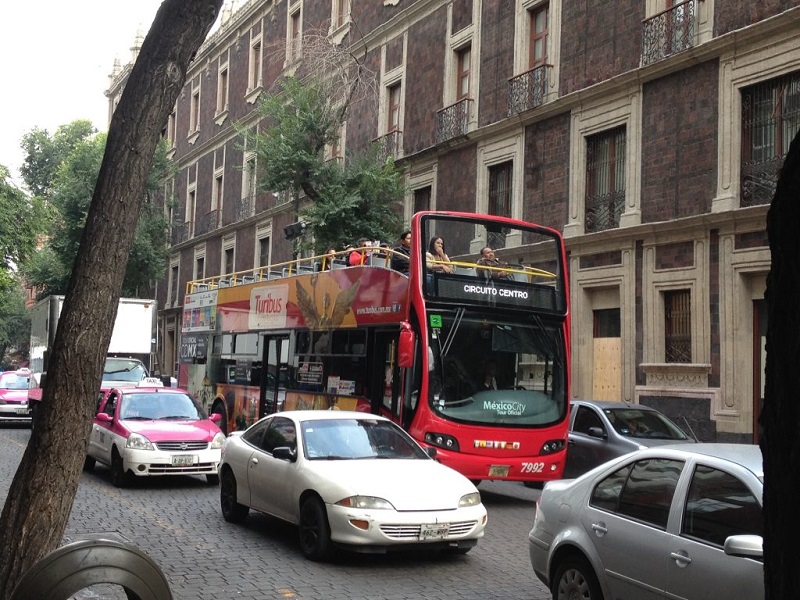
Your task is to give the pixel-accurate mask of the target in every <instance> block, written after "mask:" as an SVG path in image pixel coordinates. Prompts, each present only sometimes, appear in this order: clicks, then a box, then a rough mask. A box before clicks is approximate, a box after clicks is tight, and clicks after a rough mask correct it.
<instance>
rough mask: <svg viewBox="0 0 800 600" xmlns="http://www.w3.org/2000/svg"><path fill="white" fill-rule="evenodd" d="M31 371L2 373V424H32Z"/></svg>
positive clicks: (0, 415)
mask: <svg viewBox="0 0 800 600" xmlns="http://www.w3.org/2000/svg"><path fill="white" fill-rule="evenodd" d="M30 381H31V370H30V369H18V370H16V371H4V372H2V373H0V423H30V422H31V413H30V409H29V408H28V386H29V385H30Z"/></svg>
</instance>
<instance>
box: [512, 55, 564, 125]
mask: <svg viewBox="0 0 800 600" xmlns="http://www.w3.org/2000/svg"><path fill="white" fill-rule="evenodd" d="M552 68H553V67H552V65H539V66H538V67H534V68H533V69H530V70H528V71H525V72H524V73H521V74H520V75H517V76H516V77H512V78H511V79H509V80H508V116H509V117H513V116H514V115H518V114H519V113H521V112H525V111H526V110H530V109H532V108H536V107H537V106H541V105H542V104H544V98H545V94H546V93H547V76H548V74H549V72H550V69H552Z"/></svg>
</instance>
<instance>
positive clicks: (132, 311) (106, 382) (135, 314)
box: [29, 296, 156, 401]
mask: <svg viewBox="0 0 800 600" xmlns="http://www.w3.org/2000/svg"><path fill="white" fill-rule="evenodd" d="M63 304H64V296H48V297H47V298H45V299H43V300H41V301H39V302H37V303H36V304H35V305H34V306H33V307H32V308H31V343H30V369H31V371H32V372H33V377H32V378H31V379H32V380H35V381H36V382H37V383H38V384H39V385H38V386H37V387H36V388H32V389H31V390H30V392H29V399H30V400H32V401H36V400H40V399H41V388H40V387H39V386H40V385H41V380H42V374H43V373H46V372H47V362H48V359H49V354H50V349H51V348H52V346H53V341H54V340H55V337H56V328H57V327H58V318H59V316H60V315H61V307H62V306H63ZM155 306H156V302H155V300H149V299H148V300H141V299H139V298H120V299H119V308H118V309H117V320H116V321H115V322H114V330H113V332H112V334H111V342H110V343H109V345H108V353H107V356H106V363H105V367H104V369H103V384H102V387H104V388H105V387H112V386H117V385H135V384H136V383H138V382H139V381H141V380H142V379H143V378H145V377H147V376H148V374H149V370H150V368H151V367H152V365H151V362H150V361H151V356H152V354H151V352H152V346H153V341H152V338H153V323H154V321H153V319H154V317H155V315H154V312H155ZM32 385H34V384H33V382H32Z"/></svg>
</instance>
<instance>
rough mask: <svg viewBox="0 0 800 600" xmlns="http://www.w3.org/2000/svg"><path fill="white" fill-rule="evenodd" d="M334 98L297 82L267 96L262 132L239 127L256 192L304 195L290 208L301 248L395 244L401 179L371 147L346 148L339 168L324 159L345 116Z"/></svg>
mask: <svg viewBox="0 0 800 600" xmlns="http://www.w3.org/2000/svg"><path fill="white" fill-rule="evenodd" d="M335 96H337V94H336V93H335V92H334V91H333V90H331V89H328V87H327V84H323V83H320V82H318V81H308V80H306V81H303V82H300V81H298V80H297V79H294V78H288V79H286V80H284V81H283V82H282V84H281V87H280V89H279V91H278V92H277V93H274V94H270V95H268V96H266V98H265V99H264V100H263V101H262V103H261V105H260V107H259V112H260V114H261V116H262V117H263V118H264V122H265V124H266V125H267V127H265V128H263V129H262V130H261V131H260V132H254V131H252V130H244V129H242V130H241V132H242V134H243V135H244V137H245V141H246V147H247V148H248V149H254V150H255V152H256V154H257V155H258V164H259V187H260V188H261V189H262V190H264V191H270V192H278V191H284V190H290V191H292V192H293V193H297V194H300V193H301V192H302V195H303V197H301V203H302V204H298V205H296V206H295V210H296V211H297V213H298V217H302V219H303V220H304V221H305V222H306V223H307V224H308V228H307V229H306V235H305V240H306V241H305V244H304V246H306V247H308V246H310V245H312V244H311V242H310V240H312V239H313V246H314V249H315V251H317V252H322V251H324V250H325V249H327V248H328V247H337V248H342V247H343V246H344V244H346V243H348V242H354V241H355V240H357V239H358V238H360V237H368V238H370V239H380V240H385V241H387V242H393V241H394V240H396V239H397V235H398V234H399V232H400V230H401V228H402V212H403V211H402V200H403V193H404V190H403V185H402V177H401V174H400V172H399V171H397V170H396V169H395V167H394V163H393V162H392V161H391V160H389V161H386V160H384V159H382V157H381V156H380V155H379V154H378V152H377V150H376V149H374V148H369V147H367V148H357V149H348V153H347V156H346V160H345V161H344V166H342V163H340V162H339V161H336V160H327V161H326V155H325V149H326V147H328V148H330V147H331V146H332V145H334V144H337V143H339V138H340V133H341V131H342V127H343V125H344V118H345V117H346V112H347V106H337V105H332V103H331V101H330V99H331V98H332V97H335Z"/></svg>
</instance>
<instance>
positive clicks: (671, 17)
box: [642, 0, 697, 65]
mask: <svg viewBox="0 0 800 600" xmlns="http://www.w3.org/2000/svg"><path fill="white" fill-rule="evenodd" d="M696 31H697V0H686V1H685V2H681V3H680V4H676V5H675V6H672V7H670V8H668V9H667V10H664V11H661V12H660V13H658V14H657V15H654V16H652V17H650V18H649V19H645V20H644V21H643V22H642V65H649V64H651V63H654V62H657V61H659V60H661V59H663V58H666V57H667V56H671V55H673V54H676V53H678V52H682V51H684V50H687V49H689V48H691V47H692V46H694V45H695V33H696Z"/></svg>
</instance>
